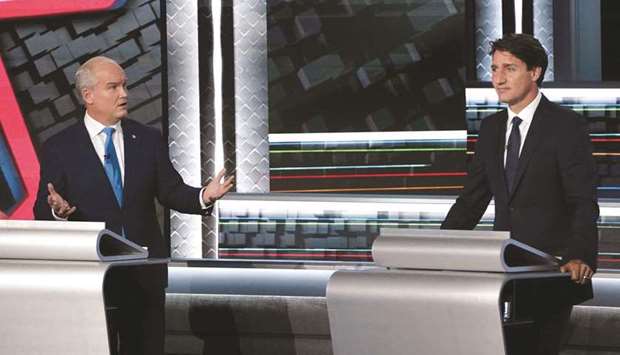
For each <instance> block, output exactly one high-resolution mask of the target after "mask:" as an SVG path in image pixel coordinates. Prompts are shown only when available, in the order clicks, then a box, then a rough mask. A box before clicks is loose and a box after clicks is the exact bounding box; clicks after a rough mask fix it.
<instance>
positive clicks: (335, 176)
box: [271, 172, 467, 180]
mask: <svg viewBox="0 0 620 355" xmlns="http://www.w3.org/2000/svg"><path fill="white" fill-rule="evenodd" d="M448 176H467V173H462V172H455V173H383V174H332V175H284V176H275V175H272V176H271V180H293V179H305V180H313V179H315V180H316V179H349V178H376V177H448Z"/></svg>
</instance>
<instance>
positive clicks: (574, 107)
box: [465, 102, 620, 113]
mask: <svg viewBox="0 0 620 355" xmlns="http://www.w3.org/2000/svg"><path fill="white" fill-rule="evenodd" d="M558 104H559V105H560V106H563V107H568V108H570V109H572V110H574V111H579V112H607V111H612V112H613V111H620V107H605V108H602V107H601V108H595V107H586V105H590V104H585V105H581V104H577V105H568V104H563V103H562V102H558ZM502 109H504V107H498V108H496V109H495V108H481V109H466V110H465V111H466V112H473V113H479V112H497V111H500V110H502Z"/></svg>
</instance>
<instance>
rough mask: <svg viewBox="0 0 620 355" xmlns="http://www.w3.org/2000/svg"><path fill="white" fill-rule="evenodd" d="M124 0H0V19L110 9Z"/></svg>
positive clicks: (120, 4) (121, 3) (118, 5)
mask: <svg viewBox="0 0 620 355" xmlns="http://www.w3.org/2000/svg"><path fill="white" fill-rule="evenodd" d="M124 3H125V0H0V20H6V19H15V18H25V17H35V16H52V15H62V14H68V13H77V12H91V11H100V10H110V9H115V8H118V7H120V6H122V5H123V4H124Z"/></svg>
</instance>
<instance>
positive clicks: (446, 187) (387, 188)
mask: <svg viewBox="0 0 620 355" xmlns="http://www.w3.org/2000/svg"><path fill="white" fill-rule="evenodd" d="M463 187H464V186H462V185H454V186H414V187H378V188H372V187H358V188H349V189H307V190H272V191H273V192H368V191H421V190H456V189H462V188H463Z"/></svg>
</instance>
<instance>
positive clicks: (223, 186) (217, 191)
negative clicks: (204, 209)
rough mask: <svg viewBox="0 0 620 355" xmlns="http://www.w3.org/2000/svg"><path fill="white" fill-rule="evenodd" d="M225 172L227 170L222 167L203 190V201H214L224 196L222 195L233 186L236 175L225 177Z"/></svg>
mask: <svg viewBox="0 0 620 355" xmlns="http://www.w3.org/2000/svg"><path fill="white" fill-rule="evenodd" d="M225 173H226V170H225V169H222V170H221V171H220V172H219V173H218V174H217V175H216V176H215V177H214V178H213V179H212V180H211V182H209V184H208V185H207V186H206V187H205V189H204V190H203V192H202V200H203V201H205V202H209V203H213V202H215V201H217V200H219V199H220V198H222V196H224V195H226V193H227V192H228V191H229V190H230V189H231V188H232V187H233V181H234V179H235V177H234V176H229V177H228V178H226V179H224V174H225ZM222 179H224V181H222Z"/></svg>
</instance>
